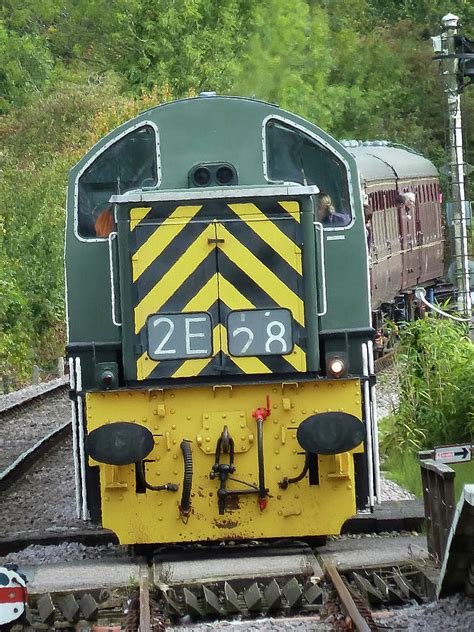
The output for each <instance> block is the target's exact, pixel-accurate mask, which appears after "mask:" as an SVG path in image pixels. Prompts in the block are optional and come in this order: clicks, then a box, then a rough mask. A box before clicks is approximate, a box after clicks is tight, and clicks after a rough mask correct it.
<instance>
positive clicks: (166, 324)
mask: <svg viewBox="0 0 474 632" xmlns="http://www.w3.org/2000/svg"><path fill="white" fill-rule="evenodd" d="M147 333H148V355H149V356H150V358H151V359H152V360H180V359H184V358H209V357H210V356H211V355H212V324H211V317H210V315H209V314H207V313H206V312H196V313H192V314H154V315H153V316H150V317H149V318H148V321H147Z"/></svg>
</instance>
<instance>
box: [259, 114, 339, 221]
mask: <svg viewBox="0 0 474 632" xmlns="http://www.w3.org/2000/svg"><path fill="white" fill-rule="evenodd" d="M266 152H267V175H268V178H269V180H273V181H276V182H281V181H284V182H297V183H299V184H303V185H312V184H315V185H316V186H317V187H318V188H319V190H320V192H321V195H328V196H329V197H330V199H331V201H332V206H333V207H334V215H335V217H336V216H337V217H336V219H337V222H334V224H335V225H336V223H337V225H339V226H347V224H349V223H350V221H351V211H350V203H349V190H348V184H347V182H348V178H347V170H346V168H345V166H344V163H343V162H342V160H340V159H339V158H338V157H337V156H336V155H335V154H334V153H333V152H332V151H330V150H329V149H328V148H327V147H325V146H324V145H322V144H321V143H319V142H318V141H317V140H315V139H314V138H311V137H310V136H308V135H307V134H305V133H304V132H302V131H301V130H299V129H295V128H293V127H290V126H289V125H285V124H284V123H282V122H280V121H277V120H270V121H269V122H268V123H267V127H266ZM329 223H330V224H332V223H333V222H329ZM334 227H335V226H334Z"/></svg>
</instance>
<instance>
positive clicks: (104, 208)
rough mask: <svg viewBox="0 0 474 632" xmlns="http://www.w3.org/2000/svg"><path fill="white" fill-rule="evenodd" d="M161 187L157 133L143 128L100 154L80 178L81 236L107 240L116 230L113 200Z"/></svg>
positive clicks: (78, 209)
mask: <svg viewBox="0 0 474 632" xmlns="http://www.w3.org/2000/svg"><path fill="white" fill-rule="evenodd" d="M157 184H158V162H157V138H156V133H155V130H154V129H153V127H151V125H143V126H142V127H139V128H138V129H135V130H134V131H133V132H130V133H129V134H126V135H125V136H123V137H122V138H120V139H119V140H117V141H116V142H115V143H113V144H112V145H110V147H108V148H107V149H105V150H104V151H103V152H102V153H100V154H99V155H98V156H97V158H96V159H95V160H94V161H93V162H92V163H91V164H90V165H89V166H88V167H87V169H86V170H85V171H84V172H83V173H82V174H81V176H80V177H79V182H78V200H77V225H78V232H79V235H80V236H81V237H84V238H96V237H107V234H108V233H107V231H108V232H110V230H111V227H112V215H111V212H112V209H111V205H110V203H109V199H110V196H111V195H116V194H121V193H125V192H126V191H130V190H132V189H141V188H143V187H153V186H157ZM106 227H108V228H107V230H106Z"/></svg>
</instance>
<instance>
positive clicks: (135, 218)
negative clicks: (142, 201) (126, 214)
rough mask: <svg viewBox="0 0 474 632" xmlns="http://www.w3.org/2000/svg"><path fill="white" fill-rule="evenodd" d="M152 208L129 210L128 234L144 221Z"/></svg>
mask: <svg viewBox="0 0 474 632" xmlns="http://www.w3.org/2000/svg"><path fill="white" fill-rule="evenodd" d="M151 209H152V207H151V206H147V207H138V206H137V207H135V208H131V209H130V232H132V230H135V227H136V226H137V225H138V224H139V223H140V222H141V221H142V219H145V217H146V216H147V215H148V213H149V212H150V211H151Z"/></svg>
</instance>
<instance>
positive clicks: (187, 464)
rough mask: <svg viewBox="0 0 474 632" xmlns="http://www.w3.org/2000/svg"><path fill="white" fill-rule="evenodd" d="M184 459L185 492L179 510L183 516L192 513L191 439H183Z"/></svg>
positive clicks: (181, 446)
mask: <svg viewBox="0 0 474 632" xmlns="http://www.w3.org/2000/svg"><path fill="white" fill-rule="evenodd" d="M180 448H181V451H182V453H183V459H184V479H183V494H182V496H181V505H180V507H179V512H180V514H181V515H182V516H189V514H190V513H191V489H192V486H193V455H192V452H191V441H189V439H183V440H182V441H181V445H180Z"/></svg>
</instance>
